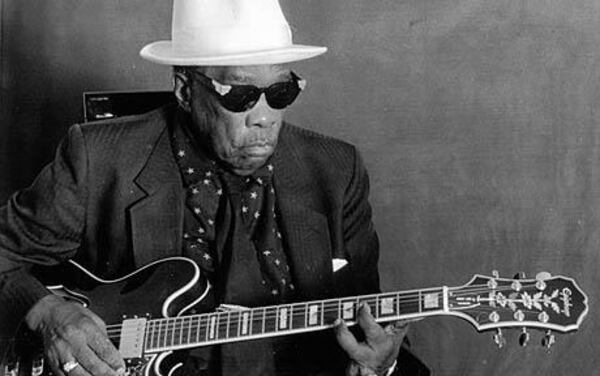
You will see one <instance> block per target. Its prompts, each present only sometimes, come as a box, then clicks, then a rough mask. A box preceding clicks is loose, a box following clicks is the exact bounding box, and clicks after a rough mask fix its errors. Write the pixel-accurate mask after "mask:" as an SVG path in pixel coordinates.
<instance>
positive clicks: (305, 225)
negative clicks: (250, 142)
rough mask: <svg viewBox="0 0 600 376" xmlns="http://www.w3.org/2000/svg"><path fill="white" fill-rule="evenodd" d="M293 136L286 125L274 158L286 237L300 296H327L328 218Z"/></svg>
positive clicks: (329, 289)
mask: <svg viewBox="0 0 600 376" xmlns="http://www.w3.org/2000/svg"><path fill="white" fill-rule="evenodd" d="M291 137H292V135H291V134H290V132H289V129H287V126H285V125H284V126H283V128H282V130H281V134H280V139H279V145H278V146H277V149H276V152H275V154H274V155H273V159H272V160H273V165H274V168H275V173H274V185H275V194H276V195H277V205H278V208H279V211H280V226H281V227H282V233H283V240H284V243H285V244H286V246H287V248H288V258H289V261H290V267H291V269H292V276H293V278H294V283H295V284H296V287H297V289H298V291H299V292H300V294H301V298H303V299H318V298H326V297H330V296H331V295H332V294H333V289H332V279H333V278H332V275H333V274H332V269H331V239H330V237H329V230H328V221H327V217H326V216H325V215H324V214H323V213H322V212H320V211H319V210H318V208H317V206H318V205H316V204H314V203H315V202H316V201H318V197H319V193H318V192H315V191H314V184H312V183H311V182H310V181H309V180H310V172H309V171H306V170H307V167H306V166H305V165H304V164H303V163H302V160H303V159H302V158H301V155H300V154H301V150H299V148H298V147H297V145H295V143H294V140H293V139H290V138H291ZM284 155H285V157H284Z"/></svg>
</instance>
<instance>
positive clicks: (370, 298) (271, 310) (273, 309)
mask: <svg viewBox="0 0 600 376" xmlns="http://www.w3.org/2000/svg"><path fill="white" fill-rule="evenodd" d="M481 286H483V285H481ZM512 290H513V289H512V288H510V287H506V288H502V289H496V290H495V291H497V292H501V291H512ZM464 291H466V292H460V293H456V292H452V293H453V296H452V297H460V296H465V295H472V294H474V293H476V292H486V291H488V290H487V289H485V290H478V289H472V290H470V291H469V290H464ZM386 295H389V296H386ZM378 297H379V298H386V297H393V298H396V297H397V298H398V299H395V300H399V301H400V302H401V303H404V304H406V303H412V302H419V301H422V300H423V296H422V295H421V296H419V295H418V294H417V295H414V296H412V295H411V296H401V295H397V294H395V293H389V294H386V293H383V294H375V295H366V296H362V297H358V298H352V299H348V301H353V302H354V301H356V300H357V299H358V300H359V301H360V302H368V303H376V301H377V300H378ZM344 299H345V298H339V299H329V300H324V301H318V302H316V303H315V304H318V305H323V306H324V308H325V309H324V310H323V311H325V312H328V313H331V312H338V310H339V303H341V301H343V300H344ZM327 303H334V304H337V305H338V306H336V307H331V304H330V305H329V307H328V306H327ZM310 304H311V302H303V303H292V304H289V305H280V306H268V307H257V308H249V309H248V310H241V311H230V312H207V313H202V314H199V315H197V317H200V316H202V317H200V319H202V318H205V317H208V316H210V315H213V316H219V318H220V317H221V316H224V315H227V314H231V313H240V314H241V312H248V311H251V310H253V311H261V310H262V311H263V315H262V316H265V319H266V320H268V319H272V318H274V317H277V316H280V313H279V312H278V311H279V308H290V309H294V308H296V307H303V308H306V307H308V306H309V305H310ZM265 313H266V314H265ZM303 313H304V312H303ZM190 317H194V316H178V317H169V318H156V319H151V322H152V323H155V326H162V327H164V325H163V323H162V322H161V323H158V322H159V321H167V327H169V326H172V325H178V324H183V321H186V320H187V321H190V322H191V321H192V318H190ZM259 320H261V321H262V317H261V318H259ZM148 324H149V323H148ZM121 327H122V324H115V325H109V326H107V329H109V330H110V329H117V328H119V329H120V328H121Z"/></svg>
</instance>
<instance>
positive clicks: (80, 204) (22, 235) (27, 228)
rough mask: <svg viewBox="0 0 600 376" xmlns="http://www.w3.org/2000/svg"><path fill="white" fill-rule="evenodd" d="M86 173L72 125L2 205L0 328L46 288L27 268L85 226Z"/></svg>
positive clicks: (50, 259)
mask: <svg viewBox="0 0 600 376" xmlns="http://www.w3.org/2000/svg"><path fill="white" fill-rule="evenodd" d="M86 176H87V155H86V150H85V144H84V140H83V135H82V132H81V129H80V127H79V126H78V125H75V126H73V127H71V129H70V130H69V133H68V135H67V137H66V138H65V139H64V140H63V141H62V142H61V144H60V145H59V147H58V149H57V152H56V156H55V159H54V161H53V162H52V163H50V164H49V165H48V166H46V167H45V168H44V169H43V170H42V172H41V173H40V174H39V175H38V176H37V178H36V179H35V181H34V182H33V184H32V185H31V186H29V187H28V188H26V189H24V190H22V191H19V192H17V193H15V194H14V195H13V196H12V197H11V198H10V199H9V200H8V202H7V204H6V205H5V206H3V207H1V208H0V323H3V324H0V329H8V330H12V329H14V328H12V327H8V328H7V327H5V328H2V326H9V325H10V326H12V325H15V322H18V321H20V320H21V319H22V318H23V316H24V315H25V314H26V313H27V311H28V310H29V309H30V308H31V307H32V306H33V304H35V303H36V302H37V301H38V300H39V299H41V298H42V297H44V296H45V295H47V294H48V293H49V292H48V290H47V289H46V288H45V287H44V286H43V285H42V284H41V283H40V282H39V281H38V280H37V279H35V278H34V277H33V276H32V275H31V274H30V269H31V267H32V266H33V265H54V264H57V263H59V262H61V261H64V260H66V259H68V258H70V257H72V256H73V255H74V254H75V252H76V251H77V249H78V248H79V244H80V239H81V234H82V231H83V229H84V226H85V204H86ZM15 320H17V321H15ZM9 323H10V324H9Z"/></svg>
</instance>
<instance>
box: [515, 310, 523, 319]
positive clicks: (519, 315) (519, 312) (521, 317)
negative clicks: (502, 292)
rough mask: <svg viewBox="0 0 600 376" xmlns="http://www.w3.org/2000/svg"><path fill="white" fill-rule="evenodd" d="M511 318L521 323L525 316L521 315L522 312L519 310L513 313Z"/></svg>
mask: <svg viewBox="0 0 600 376" xmlns="http://www.w3.org/2000/svg"><path fill="white" fill-rule="evenodd" d="M513 317H514V318H515V320H517V321H523V320H525V314H524V313H523V311H521V310H520V309H519V310H517V311H515V313H514V315H513Z"/></svg>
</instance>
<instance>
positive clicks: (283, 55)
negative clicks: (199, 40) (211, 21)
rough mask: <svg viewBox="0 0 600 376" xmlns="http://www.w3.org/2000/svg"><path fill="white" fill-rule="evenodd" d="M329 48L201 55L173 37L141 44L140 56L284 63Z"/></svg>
mask: <svg viewBox="0 0 600 376" xmlns="http://www.w3.org/2000/svg"><path fill="white" fill-rule="evenodd" d="M326 51H327V47H317V46H305V45H299V44H293V45H291V46H289V47H285V48H278V49H272V50H263V51H253V52H245V53H239V54H228V55H220V56H198V55H194V54H183V53H181V52H177V51H175V50H174V49H173V43H172V42H171V41H158V42H154V43H150V44H148V45H146V46H145V47H144V48H142V50H141V51H140V56H141V57H143V58H144V59H146V60H149V61H152V62H154V63H158V64H164V65H184V66H187V65H200V66H212V65H262V64H283V63H291V62H294V61H299V60H305V59H310V58H311V57H315V56H318V55H321V54H323V53H325V52H326Z"/></svg>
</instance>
